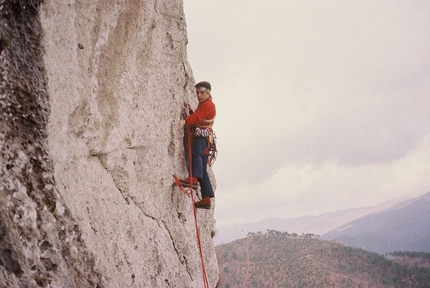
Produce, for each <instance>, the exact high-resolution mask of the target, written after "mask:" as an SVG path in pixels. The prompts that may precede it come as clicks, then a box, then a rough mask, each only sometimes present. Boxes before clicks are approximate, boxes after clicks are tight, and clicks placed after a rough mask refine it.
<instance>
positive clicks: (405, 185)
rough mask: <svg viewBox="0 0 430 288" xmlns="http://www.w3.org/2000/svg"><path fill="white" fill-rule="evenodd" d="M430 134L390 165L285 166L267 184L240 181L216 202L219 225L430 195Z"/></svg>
mask: <svg viewBox="0 0 430 288" xmlns="http://www.w3.org/2000/svg"><path fill="white" fill-rule="evenodd" d="M429 164H430V134H429V135H427V136H426V137H425V139H424V140H423V141H422V142H421V143H420V145H419V147H417V149H415V150H413V151H412V152H410V153H409V154H408V155H407V156H406V157H404V158H402V159H399V160H396V161H394V162H393V163H392V164H390V165H370V164H369V165H362V166H342V165H339V163H337V162H335V161H332V162H326V163H324V164H321V165H311V164H305V165H301V166H300V165H285V166H281V167H279V168H278V169H276V170H275V171H274V173H273V174H272V175H271V176H270V177H269V178H267V179H266V180H265V181H260V182H258V183H255V184H252V183H249V182H237V183H236V185H235V186H234V187H233V188H232V189H230V190H228V191H223V193H220V194H219V195H218V196H217V197H216V203H217V206H216V218H217V222H218V224H219V225H227V224H228V225H233V224H238V223H246V222H256V221H258V220H262V219H264V218H267V217H268V216H267V215H270V216H272V217H283V218H293V217H296V216H298V215H319V214H321V213H325V212H329V211H333V210H340V209H349V208H355V207H366V206H374V205H376V204H379V203H382V202H384V201H387V200H390V199H392V198H396V197H400V196H404V195H410V196H419V195H421V194H424V193H426V192H428V191H430V188H429V187H430V165H429Z"/></svg>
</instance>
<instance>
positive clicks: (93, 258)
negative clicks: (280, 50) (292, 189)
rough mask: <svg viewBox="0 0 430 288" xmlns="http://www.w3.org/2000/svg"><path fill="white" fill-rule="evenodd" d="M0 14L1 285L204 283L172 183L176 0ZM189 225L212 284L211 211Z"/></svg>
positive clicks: (37, 5)
mask: <svg viewBox="0 0 430 288" xmlns="http://www.w3.org/2000/svg"><path fill="white" fill-rule="evenodd" d="M0 12H1V20H0V21H1V23H0V25H1V30H0V33H1V34H0V37H1V39H0V51H1V52H0V62H1V64H0V67H1V68H0V69H1V71H0V72H1V79H0V81H1V82H0V107H1V110H0V149H1V152H0V153H1V154H0V155H1V156H0V157H1V158H0V173H1V182H0V221H1V222H0V286H1V287H203V286H204V285H203V276H202V265H201V261H200V254H199V247H198V243H197V237H196V228H195V221H194V216H193V211H192V204H191V199H190V198H189V197H187V196H186V195H185V194H183V193H182V192H180V190H179V189H178V188H175V187H174V186H172V183H173V177H172V174H174V173H177V174H178V175H179V176H181V177H183V176H187V174H188V172H187V165H186V160H185V156H184V144H183V136H184V134H183V132H182V131H179V132H178V131H177V130H176V124H177V121H178V120H179V119H180V117H181V116H180V115H181V107H182V104H183V102H184V101H187V102H190V103H191V104H192V105H193V104H194V106H196V105H197V100H196V99H195V96H194V86H193V85H194V82H195V81H194V78H193V76H192V71H191V68H190V66H189V64H188V62H187V58H186V44H187V34H186V24H185V19H184V13H183V4H182V1H179V0H173V1H171V0H158V1H157V0H153V1H150V0H145V1H142V0H136V1H133V0H128V1H126V0H122V1H109V0H94V1H71V0H70V1H67V0H65V1H34V0H27V1H24V0H21V1H5V0H3V1H0ZM211 176H212V178H213V175H211ZM213 182H214V181H213ZM198 195H200V193H198ZM197 197H198V196H197ZM197 219H198V225H199V228H200V235H201V240H202V250H203V254H204V255H203V256H204V264H205V269H206V274H207V277H208V281H209V285H210V287H215V286H216V283H217V281H218V274H219V273H218V265H217V261H216V256H215V251H214V247H213V240H212V231H213V229H214V225H215V220H214V215H213V210H202V211H200V210H198V211H197Z"/></svg>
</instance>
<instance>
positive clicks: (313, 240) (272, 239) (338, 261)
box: [215, 230, 430, 288]
mask: <svg viewBox="0 0 430 288" xmlns="http://www.w3.org/2000/svg"><path fill="white" fill-rule="evenodd" d="M215 249H216V252H217V256H218V264H219V267H220V273H221V277H220V278H221V279H220V283H219V285H218V288H224V287H232V288H233V287H429V284H428V283H430V264H429V262H430V257H429V254H427V253H415V252H395V253H393V254H392V255H390V256H389V257H388V256H387V257H384V256H383V255H380V254H377V253H370V252H367V251H365V250H362V249H356V248H351V247H347V246H343V245H341V244H338V243H334V242H330V241H325V240H320V239H318V236H317V235H313V234H302V235H300V236H299V235H297V234H296V233H291V234H290V233H287V232H279V231H274V230H267V233H265V234H263V233H261V232H257V233H249V234H248V237H247V238H244V239H239V240H236V241H234V242H231V243H228V244H223V245H220V246H217V247H216V248H215Z"/></svg>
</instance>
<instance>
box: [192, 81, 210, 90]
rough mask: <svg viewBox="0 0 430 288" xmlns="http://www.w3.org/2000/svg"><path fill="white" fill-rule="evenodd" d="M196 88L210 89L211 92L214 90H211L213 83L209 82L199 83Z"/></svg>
mask: <svg viewBox="0 0 430 288" xmlns="http://www.w3.org/2000/svg"><path fill="white" fill-rule="evenodd" d="M195 87H196V88H198V87H204V88H208V89H209V90H212V89H211V83H209V82H207V81H202V82H199V83H197V84H196V86H195Z"/></svg>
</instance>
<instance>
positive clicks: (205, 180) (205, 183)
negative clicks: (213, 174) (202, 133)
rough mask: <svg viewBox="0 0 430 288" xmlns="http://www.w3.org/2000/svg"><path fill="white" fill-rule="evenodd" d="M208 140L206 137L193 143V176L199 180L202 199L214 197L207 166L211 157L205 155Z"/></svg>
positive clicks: (197, 138)
mask: <svg viewBox="0 0 430 288" xmlns="http://www.w3.org/2000/svg"><path fill="white" fill-rule="evenodd" d="M207 145H208V140H207V139H206V137H196V138H195V139H194V143H193V149H192V154H193V156H192V157H193V176H194V177H197V178H198V179H199V183H200V188H201V190H202V197H211V198H212V197H214V196H215V195H214V190H213V188H212V184H211V180H210V179H209V175H208V171H207V165H208V158H209V155H207V154H205V150H206V147H207Z"/></svg>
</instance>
